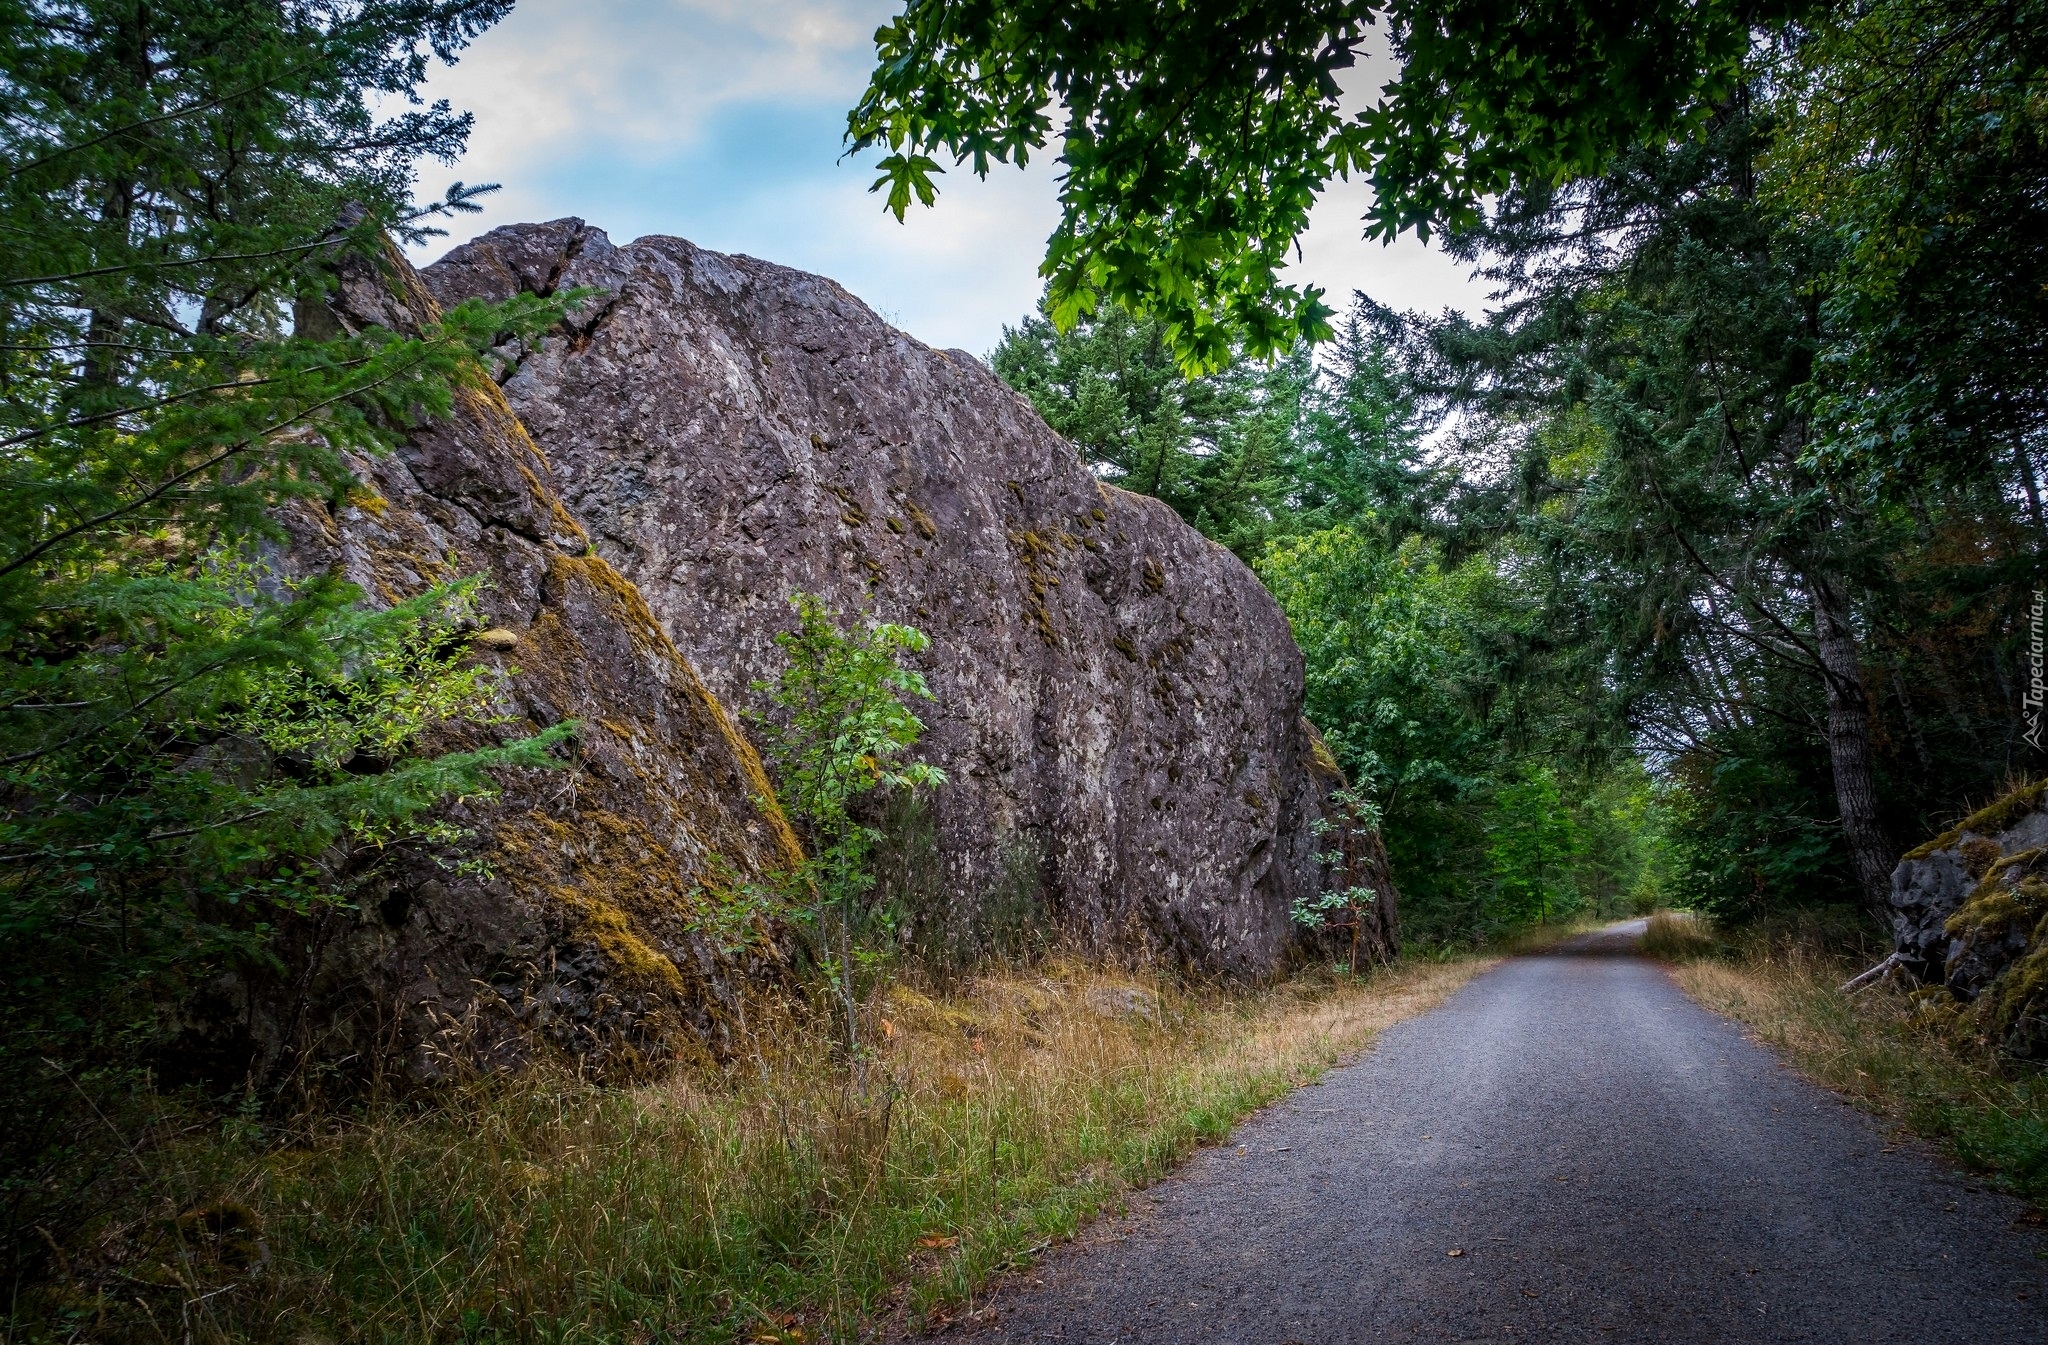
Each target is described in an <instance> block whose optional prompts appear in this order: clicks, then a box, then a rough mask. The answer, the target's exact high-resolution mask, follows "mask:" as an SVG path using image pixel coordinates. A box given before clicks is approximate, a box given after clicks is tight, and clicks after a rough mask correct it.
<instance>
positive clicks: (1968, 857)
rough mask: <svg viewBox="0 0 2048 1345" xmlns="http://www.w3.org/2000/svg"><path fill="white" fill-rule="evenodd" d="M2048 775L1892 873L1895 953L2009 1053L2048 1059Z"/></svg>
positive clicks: (1968, 821) (1920, 851)
mask: <svg viewBox="0 0 2048 1345" xmlns="http://www.w3.org/2000/svg"><path fill="white" fill-rule="evenodd" d="M2044 804H2048V781H2042V782H2035V783H2032V784H2028V785H2024V786H2022V787H2020V788H2018V789H2014V790H2012V791H2010V792H2008V793H2007V794H2005V795H2004V796H2003V797H2001V798H1999V799H1998V800H1997V801H1995V802H1993V803H1992V804H1990V805H1989V806H1987V807H1985V808H1982V809H1980V810H1978V811H1977V812H1975V813H1973V814H1971V815H1970V816H1969V817H1968V818H1966V819H1964V820H1963V821H1962V822H1961V823H1959V824H1958V825H1957V826H1955V827H1953V828H1951V829H1950V830H1948V831H1947V832H1944V833H1943V834H1942V835H1941V836H1938V837H1936V838H1935V839H1934V840H1933V841H1931V842H1929V843H1928V844H1926V845H1922V846H1919V847H1918V848H1916V849H1914V850H1911V851H1909V852H1907V854H1906V856H1905V857H1904V858H1903V859H1902V860H1901V861H1900V862H1899V865H1898V867H1897V868H1896V869H1895V870H1893V873H1892V899H1891V900H1892V911H1893V917H1892V923H1893V932H1894V938H1895V943H1896V947H1897V950H1898V954H1899V956H1900V958H1901V960H1902V961H1903V962H1904V963H1905V964H1906V966H1907V968H1908V969H1909V970H1910V971H1912V972H1913V973H1914V974H1915V975H1916V976H1917V977H1919V979H1921V980H1922V981H1926V982H1929V983H1933V984H1939V985H1942V986H1945V987H1946V988H1947V990H1948V991H1949V993H1950V995H1951V996H1953V998H1954V999H1955V1000H1957V1001H1960V1002H1962V1003H1963V1004H1965V1005H1967V1008H1966V1009H1965V1010H1964V1011H1963V1014H1962V1019H1963V1021H1964V1022H1965V1023H1967V1024H1968V1025H1970V1026H1972V1027H1974V1028H1975V1029H1976V1030H1978V1031H1979V1032H1981V1033H1982V1034H1983V1035H1984V1036H1985V1037H1986V1038H1987V1039H1988V1040H1990V1041H1992V1042H1994V1043H1996V1044H1997V1045H1998V1047H1999V1048H2000V1049H2001V1050H2003V1051H2004V1052H2006V1053H2007V1054H2009V1055H2013V1056H2017V1057H2021V1058H2029V1059H2042V1058H2048V806H2044Z"/></svg>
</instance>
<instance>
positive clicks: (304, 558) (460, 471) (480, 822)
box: [191, 253, 799, 1075]
mask: <svg viewBox="0 0 2048 1345" xmlns="http://www.w3.org/2000/svg"><path fill="white" fill-rule="evenodd" d="M340 280H341V287H340V290H339V293H338V295H337V296H336V299H335V304H334V312H333V314H331V315H328V316H327V317H325V318H322V316H321V315H318V314H309V315H307V317H308V320H309V321H311V320H332V321H338V322H339V323H340V324H341V325H343V326H345V327H347V328H350V329H361V328H363V327H367V326H380V327H386V328H390V329H393V330H397V331H400V332H407V331H414V330H417V329H418V327H419V326H420V325H421V324H422V323H423V322H425V321H427V320H429V319H430V318H431V317H432V316H433V315H434V314H435V312H436V306H435V301H434V300H433V298H432V296H431V295H430V294H429V293H428V292H427V291H426V290H425V289H424V287H422V286H421V285H420V283H419V280H418V277H417V276H415V275H414V274H413V273H412V272H411V269H410V268H408V267H407V266H406V265H405V264H404V262H403V261H402V260H400V259H399V258H398V257H397V256H396V254H395V253H394V254H392V256H391V257H390V258H389V268H388V272H387V273H385V274H378V273H376V272H375V270H374V269H373V268H371V267H369V266H368V265H367V264H358V263H353V262H351V263H347V264H345V265H344V267H343V269H342V272H341V275H340ZM354 466H355V470H356V472H357V475H358V477H359V479H360V481H361V483H362V484H361V486H360V487H359V488H358V489H357V490H356V491H355V492H354V493H353V494H352V495H351V496H350V498H349V500H348V501H347V502H346V503H344V504H342V505H340V506H339V507H336V508H333V509H329V508H327V507H324V506H322V505H320V504H319V503H317V502H302V503H300V504H298V505H296V506H294V507H293V508H291V509H290V510H288V511H286V513H285V515H284V517H283V520H282V521H283V522H284V524H285V525H286V527H287V529H288V531H289V533H290V536H291V540H290V544H289V545H288V547H286V548H284V550H283V551H282V553H281V555H280V557H279V559H280V560H281V562H282V563H283V564H284V565H285V566H286V567H287V568H289V569H292V570H296V571H297V572H300V573H311V572H316V571H332V572H336V573H338V574H340V575H342V576H344V577H346V578H348V579H350V580H351V581H353V582H354V583H355V584H357V585H358V586H359V587H361V588H362V589H363V591H364V592H365V594H366V595H367V596H368V598H369V600H370V601H372V602H382V603H392V602H397V601H400V600H403V599H406V598H409V597H412V596H415V595H417V594H418V593H420V592H421V591H423V590H424V589H425V588H427V587H428V586H429V585H430V584H432V583H434V582H435V581H437V580H442V579H452V578H455V577H458V576H462V575H483V576H485V577H486V578H487V579H488V581H489V585H490V587H489V588H488V589H487V590H486V591H485V593H484V595H483V602H484V603H485V604H486V607H487V616H488V625H489V627H490V629H489V630H487V631H485V632H482V633H481V634H480V636H479V638H478V639H476V640H475V641H474V642H473V649H474V654H473V657H475V658H476V659H478V660H482V661H485V662H490V663H497V664H499V665H501V666H503V667H505V668H506V669H507V670H508V671H510V672H511V675H510V676H509V677H508V678H507V679H506V683H505V686H506V694H507V696H508V697H509V700H508V702H507V704H506V706H505V707H504V708H505V710H506V712H507V713H508V714H509V715H510V716H511V722H510V723H507V724H505V725H502V726H497V727H491V728H471V729H468V730H464V731H462V732H460V733H457V734H455V735H453V736H452V737H449V738H447V739H445V740H444V741H441V742H439V743H437V744H432V746H436V747H438V748H440V749H443V750H447V749H459V748H463V747H468V746H475V745H478V744H480V743H482V742H487V741H491V740H499V741H503V740H505V739H507V738H508V737H510V736H515V735H516V736H524V735H526V734H529V733H532V732H534V731H536V730H537V729H539V728H542V727H545V726H548V725H552V724H556V723H559V722H560V721H562V720H564V719H576V720H578V721H580V722H581V724H582V729H581V731H580V733H579V734H578V736H577V738H576V740H575V745H574V748H573V750H571V751H569V752H567V753H566V754H565V761H564V763H563V769H561V770H558V771H514V772H506V773H505V779H504V782H503V783H504V789H503V792H502V793H501V794H500V795H499V796H498V797H497V798H495V799H492V800H478V801H473V802H471V803H469V804H467V805H464V806H462V807H460V808H458V809H457V810H456V814H455V818H454V820H455V821H457V822H458V823H460V824H461V825H462V826H463V827H465V828H467V829H468V830H469V831H470V832H471V833H472V837H473V840H472V842H471V843H470V844H469V845H468V846H467V848H466V849H467V852H466V853H457V854H452V855H445V856H441V857H440V858H441V860H442V861H447V860H456V859H469V860H473V861H474V860H480V861H482V862H483V865H484V866H487V867H485V868H479V867H478V866H476V865H474V864H471V865H469V866H467V867H464V866H460V865H451V864H449V863H446V862H435V860H434V857H431V856H424V855H419V854H415V853H411V852H410V851H405V850H404V848H403V847H401V848H400V851H399V852H394V853H391V854H387V855H382V856H368V857H363V859H364V860H365V862H362V863H357V864H354V865H353V866H352V868H351V873H350V876H351V878H352V881H353V888H352V891H353V893H354V895H355V896H356V899H357V906H358V909H356V910H353V911H347V910H339V909H335V910H329V911H327V912H325V913H322V914H319V915H317V916H315V917H312V918H310V919H309V920H308V921H307V922H306V923H305V924H304V925H303V927H295V928H293V929H289V930H287V931H286V937H284V938H282V939H280V940H279V941H278V951H279V953H280V955H281V956H282V957H283V958H284V959H285V964H286V965H285V969H284V972H283V974H282V975H281V976H280V977H279V978H278V979H277V981H276V982H275V983H257V982H251V981H247V980H241V981H234V982H229V983H224V984H223V985H220V986H217V987H214V988H213V990H212V992H211V993H210V994H209V995H207V996H203V997H202V999H201V1002H200V1003H199V1004H198V1005H197V1006H196V1008H195V1010H194V1019H195V1021H194V1023H193V1030H192V1033H191V1035H192V1037H193V1038H194V1040H195V1041H196V1042H201V1043H206V1046H205V1049H207V1050H208V1051H210V1052H212V1053H215V1054H217V1055H219V1056H223V1057H227V1059H225V1060H224V1061H223V1063H224V1064H228V1065H233V1061H234V1058H237V1057H239V1058H240V1059H242V1060H245V1061H247V1062H249V1064H248V1066H247V1067H248V1068H252V1069H254V1070H256V1071H257V1072H258V1073H259V1074H261V1073H264V1072H268V1071H272V1070H276V1069H281V1068H287V1067H289V1065H290V1064H291V1062H292V1061H293V1060H294V1059H303V1058H309V1057H311V1058H320V1059H325V1060H330V1061H332V1060H340V1059H353V1060H354V1061H356V1062H357V1063H358V1064H359V1065H361V1064H363V1062H376V1063H378V1064H380V1065H381V1064H384V1063H386V1062H389V1061H390V1060H391V1059H392V1058H393V1057H397V1058H399V1059H401V1060H403V1061H406V1062H408V1063H409V1066H410V1068H411V1069H412V1070H413V1071H414V1072H416V1073H422V1074H428V1075H431V1074H434V1073H436V1072H437V1071H438V1070H439V1069H440V1068H441V1067H442V1066H444V1065H445V1064H447V1063H448V1062H449V1061H450V1060H453V1059H459V1058H465V1057H466V1058H468V1059H469V1060H471V1061H472V1062H476V1063H482V1064H486V1065H501V1064H510V1063H516V1062H517V1060H519V1059H520V1058H523V1057H524V1056H525V1055H526V1054H528V1053H529V1052H530V1051H531V1050H532V1048H533V1047H534V1046H535V1045H536V1044H537V1043H551V1044H552V1045H554V1046H555V1047H558V1048H562V1049H567V1050H570V1051H572V1052H574V1053H576V1054H578V1055H580V1056H582V1057H583V1058H584V1060H585V1061H586V1063H587V1064H589V1065H591V1066H592V1067H594V1068H596V1069H599V1070H603V1071H608V1072H612V1073H621V1072H623V1073H626V1074H631V1073H634V1072H637V1071H638V1070H639V1069H640V1068H642V1067H643V1066H654V1065H658V1064H659V1063H661V1062H662V1061H664V1060H667V1059H669V1058H672V1057H674V1056H676V1055H677V1054H679V1053H680V1054H683V1055H690V1054H694V1053H697V1052H699V1051H708V1052H709V1053H710V1054H712V1055H714V1056H716V1055H720V1054H722V1053H723V1052H724V1050H725V1049H726V1042H727V1034H728V1026H729V1024H730V1023H731V1022H732V1020H733V1019H734V1017H735V1014H736V1011H737V1010H738V1008H739V1000H740V996H741V995H742V993H743V992H744V991H745V989H746V988H747V987H749V986H754V985H760V984H764V983H770V982H773V981H775V980H776V979H778V978H781V977H784V976H785V975H786V973H785V972H784V971H783V966H784V963H783V958H782V950H780V949H779V948H778V947H777V946H776V945H775V943H774V942H773V941H772V940H771V939H768V938H762V939H760V940H757V944H756V946H755V947H754V948H753V949H752V950H750V951H747V952H745V953H742V954H733V953H730V952H727V951H725V950H723V949H721V948H720V947H719V946H718V945H716V944H714V943H712V942H710V941H708V940H706V939H704V938H703V937H701V936H700V935H699V934H698V933H697V932H696V931H697V928H698V925H699V924H700V923H701V922H700V921H699V919H698V918H697V917H698V915H699V914H700V909H699V908H700V907H701V905H702V903H703V902H705V901H706V900H709V899H712V897H711V896H710V894H711V893H712V892H713V891H714V890H715V889H716V888H718V887H720V886H722V885H728V884H731V883H734V882H741V881H745V880H747V879H748V878H750V877H754V876H757V875H760V874H762V873H763V872H765V871H767V870H770V869H775V868H782V867H786V866H788V865H789V864H791V863H793V862H795V861H796V860H797V859H798V858H799V852H798V851H797V849H796V840H795V837H794V835H793V834H792V833H791V832H790V830H789V827H788V824H787V823H786V822H785V821H784V820H783V818H782V817H781V815H780V814H779V813H777V812H775V811H774V809H773V805H772V804H770V805H769V806H768V807H767V809H766V810H764V809H763V808H761V807H759V806H757V804H756V799H757V798H761V797H763V796H765V795H767V794H768V792H769V791H768V788H767V781H766V777H765V775H764V774H763V772H762V770H761V765H760V762H759V759H758V758H757V757H756V756H755V755H754V752H753V749H752V748H751V747H750V746H749V745H748V744H747V742H746V740H745V739H744V738H743V737H742V736H741V735H740V734H739V733H738V731H737V730H736V728H735V727H734V725H733V723H732V721H731V719H730V717H729V716H728V715H727V714H726V712H725V710H724V708H723V707H722V706H721V705H720V704H719V702H718V701H717V699H716V698H715V697H713V696H712V695H711V694H710V693H709V692H708V691H707V690H706V688H705V686H704V684H703V682H702V681H701V680H699V678H698V677H697V674H696V672H695V670H694V669H693V668H692V667H691V666H690V663H689V660H688V659H687V658H685V657H684V656H682V655H681V654H680V653H679V652H678V651H677V650H676V649H675V647H674V646H673V644H672V643H671V642H670V641H669V639H668V637H667V636H666V635H664V634H663V633H662V631H661V628H660V627H659V626H658V625H657V624H656V622H655V620H654V618H653V617H652V615H651V614H650V613H649V612H648V610H647V607H646V605H645V603H644V602H642V601H641V599H640V597H639V595H638V594H637V593H636V592H635V591H634V590H633V588H632V585H631V584H630V583H628V582H626V581H625V580H624V579H622V578H621V577H620V576H619V575H618V574H617V572H616V571H614V570H613V569H612V568H611V567H610V566H609V565H607V564H606V563H605V562H604V561H603V560H602V559H600V558H598V557H596V556H593V555H590V554H588V553H589V541H588V535H587V534H586V533H585V531H584V529H583V527H582V525H581V524H579V523H578V522H577V520H576V519H575V518H573V517H572V516H571V515H570V513H569V512H568V511H567V510H565V509H564V508H563V506H562V502H561V499H560V497H559V496H558V494H557V493H556V491H555V489H554V487H553V485H552V484H551V481H550V472H549V469H548V465H547V462H546V460H545V459H544V458H543V457H542V455H541V454H540V453H539V452H538V451H537V450H536V449H535V447H534V445H533V443H532V441H531V440H530V439H529V438H528V436H527V434H526V432H525V430H524V429H523V428H522V427H521V426H520V424H519V421H518V419H517V418H516V417H515V416H514V415H513V414H512V411H511V409H510V408H509V407H508V406H506V404H505V400H504V397H503V396H502V394H501V393H500V392H499V390H498V388H497V387H496V385H495V384H493V383H492V382H491V380H490V379H489V378H488V377H487V376H486V374H485V371H484V370H482V369H481V368H476V369H473V370H472V371H471V373H470V375H469V378H468V380H467V382H466V383H465V384H463V385H462V386H459V387H458V389H457V397H456V408H455V411H454V414H453V415H452V416H450V417H449V418H448V419H447V420H445V421H443V422H439V423H436V424H431V425H422V426H419V427H416V428H414V429H413V430H412V431H411V432H410V433H409V435H408V437H407V442H406V443H405V444H404V446H403V447H402V448H401V449H400V450H399V451H398V452H397V453H394V454H393V455H391V456H390V457H387V458H382V459H377V460H366V461H361V462H358V463H356V464H354ZM236 1068H239V1067H236ZM231 1072H232V1071H231Z"/></svg>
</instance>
